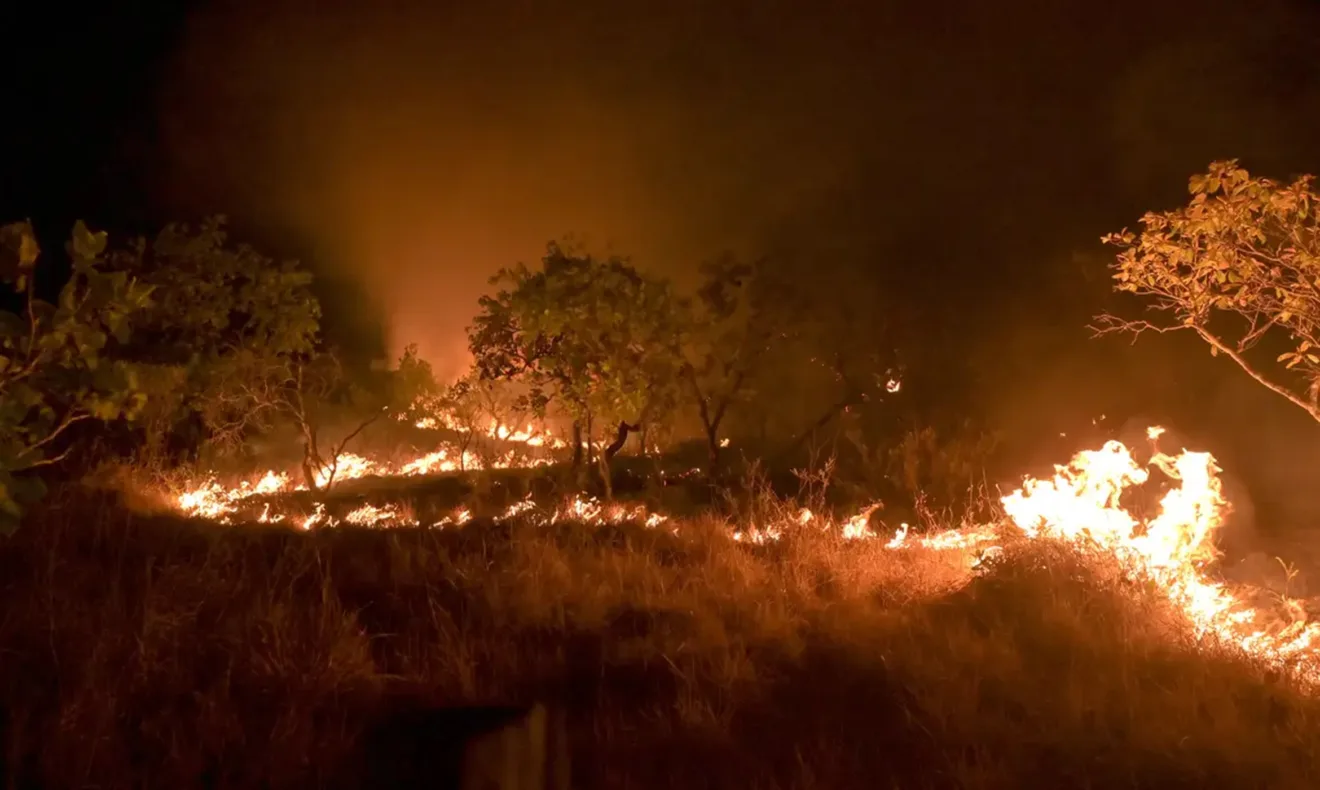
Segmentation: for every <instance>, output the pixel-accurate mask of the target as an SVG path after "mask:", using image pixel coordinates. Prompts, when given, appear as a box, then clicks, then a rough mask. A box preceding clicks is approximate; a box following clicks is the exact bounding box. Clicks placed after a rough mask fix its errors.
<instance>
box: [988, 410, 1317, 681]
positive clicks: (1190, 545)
mask: <svg viewBox="0 0 1320 790" xmlns="http://www.w3.org/2000/svg"><path fill="white" fill-rule="evenodd" d="M1161 433H1163V429H1160V428H1153V429H1151V430H1150V431H1148V432H1147V435H1148V436H1149V437H1150V438H1151V439H1152V440H1155V439H1157V438H1158V437H1159V436H1160V434H1161ZM1151 466H1153V467H1155V468H1156V469H1157V470H1158V471H1160V472H1162V473H1163V474H1164V475H1166V476H1167V477H1168V478H1169V479H1170V480H1171V481H1172V482H1174V483H1176V486H1175V487H1173V488H1171V489H1170V490H1169V491H1168V492H1167V493H1166V494H1165V495H1164V498H1163V499H1162V500H1161V502H1160V509H1159V512H1158V513H1157V514H1156V515H1155V516H1154V517H1153V518H1151V519H1149V520H1147V521H1144V522H1143V521H1139V520H1138V519H1136V518H1133V516H1132V515H1131V514H1129V513H1128V512H1127V510H1125V509H1124V508H1123V506H1122V505H1121V504H1120V502H1119V497H1120V496H1121V494H1122V493H1123V491H1124V490H1125V489H1127V488H1130V487H1131V486H1134V485H1141V484H1143V483H1145V482H1146V481H1147V480H1148V479H1149V477H1150V474H1151V473H1150V471H1149V470H1148V469H1145V468H1142V467H1141V466H1140V465H1138V464H1137V463H1136V462H1135V461H1134V460H1133V458H1132V454H1131V453H1130V452H1129V450H1128V449H1127V448H1126V447H1124V446H1123V445H1122V444H1121V443H1119V442H1109V443H1107V444H1106V445H1105V446H1104V447H1103V448H1102V449H1100V450H1095V451H1083V452H1081V453H1078V454H1077V456H1076V457H1074V458H1073V460H1072V462H1071V463H1070V464H1069V465H1068V466H1066V467H1065V466H1060V467H1057V472H1056V474H1055V476H1054V478H1053V479H1051V480H1032V479H1028V480H1027V481H1026V482H1025V483H1024V484H1023V486H1022V488H1021V489H1020V490H1018V491H1015V492H1013V493H1012V494H1009V495H1008V496H1006V497H1004V498H1003V500H1002V501H1003V504H1004V509H1005V511H1006V512H1007V513H1008V515H1009V517H1010V518H1011V519H1012V521H1013V523H1014V524H1015V525H1016V526H1017V527H1018V528H1019V529H1020V530H1021V531H1022V532H1023V533H1024V534H1025V535H1026V536H1027V537H1028V538H1041V537H1048V538H1055V539H1060V540H1064V541H1067V542H1070V543H1075V544H1082V545H1089V546H1092V547H1096V548H1099V549H1102V550H1105V551H1109V552H1111V553H1113V554H1114V555H1115V556H1116V557H1117V558H1118V559H1119V560H1120V561H1121V562H1122V563H1123V565H1124V566H1125V567H1126V568H1127V569H1128V570H1129V571H1130V572H1131V573H1132V574H1133V575H1135V576H1143V577H1145V578H1148V579H1151V580H1153V581H1155V582H1157V584H1158V586H1159V588H1160V589H1161V590H1163V591H1164V593H1165V594H1166V595H1168V597H1169V599H1170V600H1171V601H1173V602H1174V603H1175V604H1176V605H1177V606H1178V607H1179V608H1180V609H1181V610H1182V611H1184V612H1185V613H1186V615H1187V617H1188V619H1189V620H1190V621H1191V623H1192V625H1193V627H1194V628H1195V630H1196V633H1197V634H1198V636H1203V637H1204V636H1210V637H1214V638H1217V639H1219V640H1222V641H1223V642H1225V643H1228V644H1230V645H1236V646H1238V647H1240V648H1242V649H1243V650H1245V651H1246V652H1248V653H1250V654H1252V655H1255V656H1257V657H1260V658H1263V659H1265V660H1267V661H1269V662H1270V663H1273V664H1277V665H1280V666H1286V667H1291V668H1293V669H1296V670H1297V671H1298V673H1299V675H1300V676H1301V677H1303V678H1304V679H1307V680H1309V681H1312V682H1314V681H1317V680H1320V660H1318V659H1320V657H1318V656H1316V654H1315V651H1314V646H1315V645H1316V643H1317V640H1318V639H1320V623H1315V622H1309V621H1305V620H1297V621H1294V622H1291V623H1288V624H1286V625H1283V626H1281V627H1276V628H1273V629H1272V628H1270V627H1269V625H1270V623H1271V621H1273V620H1274V618H1273V617H1272V616H1271V615H1270V613H1268V612H1262V611H1259V610H1257V609H1256V608H1254V607H1252V606H1250V605H1249V604H1247V603H1246V602H1245V600H1244V596H1243V595H1241V594H1235V592H1234V591H1232V590H1230V589H1229V588H1228V587H1227V586H1226V585H1225V584H1223V583H1222V582H1219V581H1216V580H1214V579H1213V577H1212V576H1211V575H1210V567H1209V566H1210V565H1211V563H1212V562H1213V561H1214V559H1215V558H1216V554H1217V552H1216V549H1215V546H1214V542H1213V538H1214V533H1215V531H1216V530H1217V529H1218V528H1219V527H1220V526H1221V525H1222V524H1223V518H1224V513H1225V511H1226V506H1227V503H1226V502H1225V500H1224V497H1223V492H1222V489H1221V484H1220V481H1219V478H1218V473H1219V468H1218V466H1217V465H1216V464H1215V461H1214V458H1213V457H1211V455H1210V454H1209V453H1198V452H1191V451H1187V450H1184V451H1182V452H1181V453H1180V454H1179V455H1178V456H1176V457H1171V456H1168V455H1165V454H1163V453H1159V452H1157V453H1156V454H1155V455H1154V457H1153V458H1152V460H1151ZM1238 592H1239V593H1244V592H1247V591H1245V590H1241V591H1238ZM1285 603H1286V602H1285Z"/></svg>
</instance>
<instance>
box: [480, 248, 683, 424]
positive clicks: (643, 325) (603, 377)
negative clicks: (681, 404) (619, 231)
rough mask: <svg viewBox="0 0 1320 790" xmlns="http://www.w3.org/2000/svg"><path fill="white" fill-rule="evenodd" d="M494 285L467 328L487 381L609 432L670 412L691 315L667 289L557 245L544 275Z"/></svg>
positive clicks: (504, 275)
mask: <svg viewBox="0 0 1320 790" xmlns="http://www.w3.org/2000/svg"><path fill="white" fill-rule="evenodd" d="M491 284H492V285H497V286H500V290H499V291H498V293H497V294H496V295H495V296H485V297H482V299H481V303H480V304H481V311H480V313H479V314H478V316H477V317H476V319H475V321H474V323H473V326H472V327H470V328H469V330H468V333H469V347H470V348H471V350H472V353H473V355H474V357H475V363H476V368H477V370H478V372H479V375H480V376H481V377H483V378H487V379H510V380H518V381H521V382H524V383H526V384H527V385H528V387H529V390H530V393H531V394H530V397H529V403H530V404H531V406H532V407H533V409H534V410H535V411H536V413H537V414H538V416H544V415H545V413H546V409H547V408H548V407H550V406H551V405H554V406H557V407H558V408H560V409H562V410H563V411H564V412H566V413H567V414H568V415H569V416H570V417H571V418H572V419H573V420H574V421H575V423H577V424H579V425H586V424H588V423H591V422H592V421H593V420H595V421H597V423H598V424H600V425H602V426H605V428H606V429H607V430H609V429H611V428H612V427H613V425H615V424H616V423H617V424H623V425H638V424H644V423H646V422H647V421H650V420H658V419H660V418H662V417H663V416H665V415H666V414H667V413H668V412H669V411H671V410H672V408H673V405H674V403H675V400H676V392H675V389H676V383H677V381H678V376H677V370H678V354H677V349H678V343H679V339H680V333H681V330H682V326H683V316H684V310H683V305H682V303H681V302H680V300H678V299H677V298H676V297H675V295H674V294H673V292H672V289H671V288H670V286H669V284H668V283H667V282H664V281H662V280H658V279H655V278H651V277H648V276H645V275H643V274H642V273H640V272H638V271H637V270H636V269H635V268H633V267H632V266H631V265H629V263H628V262H627V261H626V260H624V259H622V258H618V257H611V258H608V259H605V260H600V259H597V258H594V257H592V256H590V255H585V254H578V253H574V252H571V251H569V250H566V249H564V248H563V247H561V246H559V245H558V244H554V243H551V244H550V245H549V246H548V249H547V252H546V255H545V257H544V258H543V259H542V262H541V267H540V268H539V269H537V270H532V269H529V268H528V267H527V266H525V265H523V264H519V265H518V266H516V267H513V268H511V269H503V270H501V271H500V272H499V273H498V274H496V275H495V277H493V278H492V279H491Z"/></svg>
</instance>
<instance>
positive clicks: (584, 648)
mask: <svg viewBox="0 0 1320 790" xmlns="http://www.w3.org/2000/svg"><path fill="white" fill-rule="evenodd" d="M1155 467H1156V469H1155V470H1148V469H1144V468H1139V467H1137V466H1136V465H1135V464H1134V463H1133V462H1132V459H1131V456H1130V455H1128V454H1127V452H1126V450H1125V449H1124V448H1122V447H1121V446H1118V445H1109V446H1106V447H1105V448H1103V449H1102V450H1100V451H1096V452H1093V453H1089V454H1082V455H1079V456H1078V457H1077V458H1076V459H1074V461H1073V463H1072V464H1071V465H1070V466H1069V467H1065V468H1060V470H1059V473H1058V475H1056V476H1055V478H1053V479H1052V480H1047V481H1034V482H1028V483H1027V484H1026V485H1025V486H1024V487H1023V489H1022V490H1020V491H1018V492H1015V493H1014V494H1012V495H1010V496H1009V497H1007V498H1005V500H1004V503H1003V504H1004V508H1005V510H1006V511H1007V514H1008V516H1009V517H1010V519H1006V520H1005V521H1004V522H1003V523H1001V524H998V525H990V526H986V525H966V526H963V527H960V528H957V529H951V530H948V531H945V532H937V533H928V534H920V535H919V534H910V533H909V531H908V530H907V529H905V528H903V529H900V530H899V531H898V533H897V534H894V533H890V532H887V531H886V532H882V533H878V532H877V531H876V524H875V520H874V519H873V518H872V515H873V513H872V511H871V510H866V511H863V512H862V513H859V514H857V515H855V516H852V517H848V518H839V519H833V518H831V517H829V516H828V515H824V514H821V513H818V512H813V511H811V510H805V509H800V508H798V507H796V506H793V505H790V504H788V503H783V502H774V501H771V502H761V503H759V504H758V505H757V506H755V507H752V508H749V509H748V510H747V512H746V514H745V517H744V519H743V521H741V522H740V523H739V524H738V525H737V526H736V527H735V526H733V525H731V524H729V523H727V522H726V521H724V520H722V519H717V518H715V517H713V516H712V517H709V518H700V519H679V518H665V517H663V516H662V515H660V514H657V513H654V512H651V511H648V510H646V509H644V508H640V507H635V506H628V507H625V506H622V505H603V504H602V503H600V502H597V501H595V500H591V499H590V498H585V497H580V496H579V497H573V498H569V499H567V500H565V501H563V502H562V503H560V504H558V505H556V506H551V505H550V504H547V502H546V501H545V500H543V499H542V500H537V499H536V498H527V497H525V496H521V497H516V498H513V500H512V501H509V502H503V503H498V504H494V503H490V506H489V507H488V508H487V509H486V510H481V509H479V508H477V507H476V506H475V505H473V506H471V507H461V508H460V507H457V506H456V507H455V509H454V510H453V512H452V513H451V514H450V515H448V516H446V519H447V520H445V521H437V520H435V518H434V516H435V514H434V513H432V514H429V515H426V516H425V517H423V516H422V514H421V513H420V511H419V509H418V508H416V507H413V508H411V509H409V508H407V507H403V506H402V505H398V504H394V505H391V504H390V503H387V502H386V503H382V502H376V503H374V504H373V503H363V502H357V503H352V502H350V503H343V502H340V503H337V504H336V503H334V502H327V501H315V498H309V497H311V494H312V492H298V491H296V490H295V491H289V490H287V488H281V487H274V488H273V490H272V491H262V492H259V493H256V494H252V495H250V493H251V492H248V493H242V495H236V496H233V497H231V500H230V501H231V502H232V503H235V506H234V507H233V508H232V509H230V510H228V511H226V514H227V517H228V518H229V520H231V521H233V520H234V516H235V515H237V514H240V513H247V514H249V515H248V517H249V518H255V516H252V515H251V513H252V512H254V510H253V506H254V505H256V504H261V503H262V502H263V500H262V499H260V498H261V497H265V496H269V495H275V496H283V497H290V496H293V497H299V496H301V497H303V498H304V499H306V500H307V501H306V502H303V503H302V506H304V507H311V508H312V512H313V513H320V514H321V521H319V522H317V523H315V524H304V523H294V522H293V520H292V519H291V518H286V515H285V510H281V509H279V508H276V509H275V510H272V509H271V507H270V505H271V503H272V500H269V499H266V500H264V504H262V507H261V510H260V511H259V513H260V516H261V517H262V518H264V520H265V521H266V522H267V523H266V524H261V525H255V524H254V525H244V524H242V523H234V524H231V525H229V526H226V527H224V528H220V529H217V528H216V527H215V526H214V525H213V524H211V523H205V522H197V521H185V520H180V519H178V518H165V517H159V516H158V517H155V518H152V517H146V516H134V515H132V514H131V513H129V512H127V511H126V510H124V509H122V508H119V507H116V506H113V505H108V504H105V503H103V502H101V501H100V500H89V499H87V498H86V497H85V496H84V497H83V498H80V499H79V498H74V499H70V500H66V501H65V504H64V505H62V506H61V507H59V508H53V509H50V510H48V511H46V512H45V513H44V514H43V515H42V523H41V524H39V525H34V526H33V527H32V528H29V529H25V530H24V531H23V532H22V533H20V535H19V536H18V538H17V539H16V540H15V541H13V542H12V543H10V544H8V545H5V546H4V547H2V548H0V572H2V573H3V574H4V575H3V578H5V579H6V580H7V589H6V593H5V595H6V601H5V606H4V609H3V615H4V616H3V619H0V644H3V645H4V649H3V650H0V672H3V674H2V675H0V677H3V681H0V682H2V683H3V686H2V689H3V692H2V693H3V697H2V698H0V704H2V705H3V706H4V709H5V711H6V712H7V716H6V718H5V719H4V721H5V728H6V729H5V732H4V735H5V741H4V744H5V747H6V748H5V752H4V753H5V754H6V755H7V758H6V759H7V766H6V770H7V772H8V775H9V777H11V778H12V779H13V780H14V781H16V782H21V781H30V780H33V779H35V778H41V779H42V780H44V781H45V782H47V784H48V785H49V786H61V787H63V786H87V785H89V784H96V785H98V786H105V787H111V786H129V785H133V786H169V787H194V786H196V787H203V786H205V787H246V786H264V787H300V786H309V785H314V786H323V787H341V786H342V787H353V786H355V781H356V779H355V777H356V775H357V774H356V772H357V770H358V768H359V767H360V764H359V762H358V760H359V758H360V757H361V756H362V755H361V751H362V750H361V748H360V746H359V744H360V736H361V735H362V733H363V731H364V728H366V727H367V726H368V725H369V724H370V722H372V721H374V720H375V719H377V718H379V717H380V716H385V715H388V712H389V711H390V710H392V709H393V708H394V706H396V705H398V704H399V700H401V699H402V700H404V701H405V702H407V704H453V703H459V702H495V701H502V700H523V699H528V698H540V699H543V700H548V701H551V702H557V703H559V704H561V705H564V706H565V707H566V708H567V709H568V711H569V714H570V719H569V721H570V730H571V733H570V735H571V740H572V751H573V760H574V764H575V773H576V774H577V780H578V782H577V784H578V786H581V787H627V786H638V787H683V788H689V787H732V786H737V787H766V788H815V787H831V788H836V787H844V788H846V787H874V786H902V787H917V788H920V787H1021V786H1072V785H1082V786H1093V787H1107V786H1118V785H1122V786H1125V787H1126V786H1134V785H1135V786H1159V787H1168V786H1174V787H1179V786H1185V787H1202V786H1206V785H1208V784H1211V783H1213V784H1214V785H1216V786H1230V787H1249V786H1250V787H1255V786H1268V787H1310V786H1315V785H1316V782H1317V781H1318V780H1320V760H1317V758H1318V757H1320V749H1318V747H1320V726H1317V725H1320V718H1318V717H1320V699H1318V698H1317V696H1316V695H1315V693H1314V691H1313V687H1314V679H1315V677H1316V667H1315V663H1314V660H1313V652H1314V651H1313V649H1312V648H1311V646H1310V645H1311V639H1312V637H1313V634H1314V632H1315V626H1314V625H1313V624H1310V623H1307V622H1304V621H1296V622H1288V621H1286V618H1284V619H1281V618H1280V617H1277V616H1275V610H1274V609H1272V608H1271V607H1270V606H1264V607H1262V608H1252V607H1250V606H1248V605H1247V603H1246V601H1248V600H1251V598H1250V597H1249V596H1248V595H1246V594H1245V592H1244V591H1242V590H1238V589H1235V588H1229V587H1226V586H1224V585H1222V584H1220V583H1219V582H1218V581H1217V580H1216V578H1215V575H1214V573H1215V571H1214V566H1213V559H1214V557H1213V551H1212V538H1213V534H1214V531H1215V529H1217V528H1218V526H1219V523H1220V516H1221V514H1222V506H1223V503H1222V501H1221V499H1220V493H1219V489H1218V487H1217V481H1216V479H1215V469H1214V466H1213V462H1212V459H1210V458H1209V456H1206V455H1204V454H1196V453H1185V454H1183V455H1181V456H1179V457H1178V458H1170V457H1166V456H1160V457H1157V459H1156V462H1155ZM1156 472H1158V473H1159V474H1163V475H1164V476H1165V477H1166V478H1167V481H1166V482H1170V483H1171V485H1170V487H1169V489H1168V490H1167V491H1166V492H1164V494H1163V497H1162V499H1161V501H1160V508H1159V510H1158V512H1156V513H1154V514H1152V515H1151V516H1150V517H1149V518H1144V519H1143V518H1136V517H1133V516H1131V515H1129V514H1128V513H1127V511H1126V510H1125V509H1124V508H1123V507H1122V502H1121V500H1122V497H1123V496H1124V494H1125V490H1126V489H1128V488H1130V487H1131V486H1134V485H1139V484H1142V483H1146V482H1149V481H1148V478H1150V477H1151V476H1152V475H1153V474H1155V473H1156ZM254 496H255V497H256V499H253V497H254ZM180 504H181V505H184V506H185V507H186V503H183V502H181V503H180ZM286 504H287V503H286ZM390 507H394V511H393V512H392V514H391V515H389V516H388V517H385V516H382V515H381V513H382V512H384V511H385V510H387V509H388V508H390ZM318 508H319V510H317V509H318ZM368 510H370V512H368ZM272 514H274V515H272ZM272 522H273V523H272ZM289 523H292V525H293V526H295V527H303V529H288V528H286V526H287V524H289ZM331 524H334V525H337V526H338V527H339V528H337V529H310V527H313V526H327V525H331ZM383 524H389V525H392V526H394V527H395V528H393V529H383V530H382V529H377V528H373V529H363V528H360V527H361V526H365V525H372V526H376V527H379V526H381V525H383ZM416 525H425V526H420V527H419V526H416ZM434 525H439V526H440V527H441V528H438V529H437V528H433V526H434ZM1266 603H1268V601H1267V602H1266ZM1283 608H1284V609H1285V610H1286V608H1287V607H1286V606H1285V607H1283Z"/></svg>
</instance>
